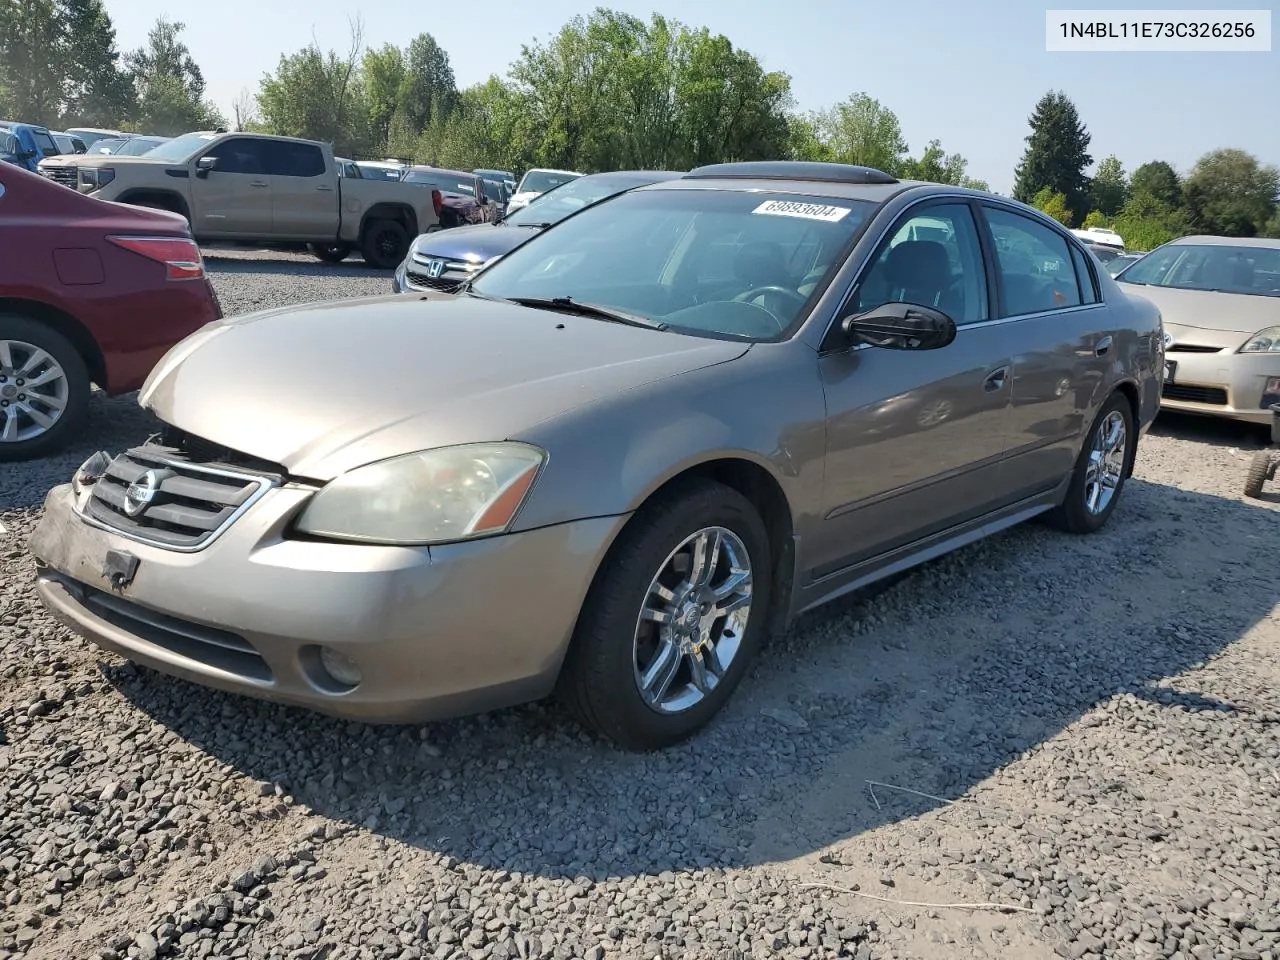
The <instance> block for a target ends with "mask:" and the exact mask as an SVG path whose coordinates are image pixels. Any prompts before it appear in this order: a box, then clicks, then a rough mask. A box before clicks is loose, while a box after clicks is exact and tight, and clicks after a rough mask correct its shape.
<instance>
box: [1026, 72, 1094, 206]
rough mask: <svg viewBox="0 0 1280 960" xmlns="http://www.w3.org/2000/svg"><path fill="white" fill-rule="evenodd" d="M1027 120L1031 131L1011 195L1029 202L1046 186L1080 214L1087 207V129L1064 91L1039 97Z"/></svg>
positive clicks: (1088, 159) (1089, 157) (1052, 92)
mask: <svg viewBox="0 0 1280 960" xmlns="http://www.w3.org/2000/svg"><path fill="white" fill-rule="evenodd" d="M1028 122H1029V123H1030V125H1031V133H1030V134H1029V135H1028V136H1027V138H1026V140H1027V149H1026V152H1025V153H1023V155H1022V161H1021V162H1020V163H1019V164H1018V168H1017V171H1016V178H1015V182H1014V187H1013V196H1014V198H1015V199H1017V200H1021V201H1022V202H1023V203H1029V202H1031V201H1032V199H1033V198H1034V197H1035V196H1036V194H1038V193H1039V192H1040V191H1041V190H1043V189H1045V188H1046V187H1048V188H1049V189H1050V191H1051V192H1053V193H1060V194H1062V195H1063V196H1064V197H1066V204H1067V209H1068V210H1070V211H1072V212H1073V213H1079V214H1081V215H1083V214H1084V213H1085V212H1086V211H1088V209H1089V179H1088V177H1086V176H1085V173H1084V171H1085V168H1087V167H1088V166H1089V164H1091V163H1092V162H1093V158H1092V157H1091V156H1090V155H1089V142H1090V141H1091V140H1092V137H1091V135H1090V134H1089V131H1088V130H1087V129H1086V128H1085V126H1084V124H1083V123H1081V122H1080V115H1079V113H1077V112H1076V108H1075V104H1073V103H1072V102H1071V101H1070V100H1069V99H1068V98H1067V95H1066V94H1064V93H1061V92H1054V91H1050V92H1049V93H1046V94H1045V95H1044V96H1043V97H1041V98H1040V101H1039V103H1037V104H1036V107H1035V110H1034V112H1033V113H1032V114H1031V116H1030V118H1029V119H1028Z"/></svg>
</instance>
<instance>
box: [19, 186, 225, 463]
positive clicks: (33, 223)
mask: <svg viewBox="0 0 1280 960" xmlns="http://www.w3.org/2000/svg"><path fill="white" fill-rule="evenodd" d="M221 316H222V310H221V308H220V306H219V305H218V298H217V295H216V294H215V293H214V291H213V286H212V285H211V284H210V283H209V279H208V278H207V277H206V276H205V272H204V260H203V259H202V258H201V256H200V248H199V247H197V246H196V244H195V241H193V240H192V239H191V230H190V228H189V227H188V226H187V221H186V220H185V219H184V218H182V217H180V216H178V215H177V214H173V213H168V212H166V211H163V210H151V209H148V208H145V207H134V206H126V205H125V204H121V203H107V202H105V201H102V200H94V199H92V198H90V197H86V196H83V195H82V194H80V193H77V192H76V191H75V190H68V189H67V188H66V187H64V186H62V185H61V184H59V183H56V182H54V181H52V180H47V179H45V178H44V177H41V176H39V175H38V174H34V173H29V172H27V171H26V170H23V169H21V168H20V167H17V166H15V165H14V164H10V163H0V461H6V460H8V461H12V460H26V459H30V458H31V457H38V456H42V455H45V454H48V453H52V452H54V451H56V450H58V449H59V448H60V447H62V446H64V445H65V444H66V443H68V442H69V441H70V440H71V439H72V438H73V437H74V436H75V434H76V433H77V431H78V430H79V429H80V427H81V426H82V424H83V423H84V419H85V416H86V414H87V413H88V406H89V394H90V383H96V384H97V385H98V386H99V387H101V388H102V390H103V391H105V392H106V393H107V394H108V395H109V396H114V395H116V394H121V393H128V392H129V391H131V390H137V389H138V388H139V387H140V386H142V383H143V381H144V380H145V379H146V377H147V374H148V373H150V372H151V368H152V367H154V366H155V365H156V363H157V362H158V361H159V360H160V358H161V357H162V356H164V354H165V352H166V351H167V350H168V349H169V348H170V347H172V346H173V345H174V344H175V343H177V342H178V341H179V340H181V339H182V338H183V337H185V336H187V335H188V334H190V333H192V332H194V331H195V330H197V329H199V328H200V327H202V326H204V325H205V324H206V323H209V322H210V321H212V320H216V319H218V318H219V317H221Z"/></svg>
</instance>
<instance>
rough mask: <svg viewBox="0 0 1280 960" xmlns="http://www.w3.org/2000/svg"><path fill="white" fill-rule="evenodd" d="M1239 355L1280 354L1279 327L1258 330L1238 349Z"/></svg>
mask: <svg viewBox="0 0 1280 960" xmlns="http://www.w3.org/2000/svg"><path fill="white" fill-rule="evenodd" d="M1240 352H1241V353H1280V327H1267V329H1265V330H1259V331H1258V332H1257V333H1255V334H1254V335H1253V336H1252V337H1250V338H1249V342H1248V343H1246V344H1245V345H1244V346H1243V347H1241V348H1240Z"/></svg>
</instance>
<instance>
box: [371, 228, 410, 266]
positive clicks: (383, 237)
mask: <svg viewBox="0 0 1280 960" xmlns="http://www.w3.org/2000/svg"><path fill="white" fill-rule="evenodd" d="M360 252H361V254H363V255H364V259H365V263H367V264H369V266H371V267H377V268H378V269H379V270H394V269H395V268H396V267H398V266H400V262H401V261H402V260H404V258H405V255H406V254H407V253H408V252H409V231H408V230H406V229H405V228H404V227H403V226H402V225H400V224H399V223H397V222H396V221H394V220H374V221H372V222H370V223H369V224H368V225H366V226H365V228H364V237H363V238H362V239H361V243H360Z"/></svg>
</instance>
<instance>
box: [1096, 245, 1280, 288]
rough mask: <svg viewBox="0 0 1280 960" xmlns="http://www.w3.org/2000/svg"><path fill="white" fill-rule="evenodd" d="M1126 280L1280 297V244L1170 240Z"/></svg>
mask: <svg viewBox="0 0 1280 960" xmlns="http://www.w3.org/2000/svg"><path fill="white" fill-rule="evenodd" d="M1120 279H1121V280H1123V281H1124V282H1125V283H1140V284H1147V285H1149V286H1153V287H1175V288H1179V289H1183V290H1211V291H1216V292H1219V293H1240V294H1245V295H1250V296H1258V297H1280V246H1276V247H1246V246H1233V245H1229V244H1194V243H1186V244H1170V245H1168V246H1165V247H1161V248H1160V249H1159V250H1153V251H1152V252H1151V253H1148V254H1147V255H1146V256H1145V257H1143V258H1142V259H1141V260H1139V261H1137V262H1136V263H1134V264H1133V265H1132V266H1131V267H1129V269H1128V270H1125V271H1124V273H1123V274H1121V276H1120Z"/></svg>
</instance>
